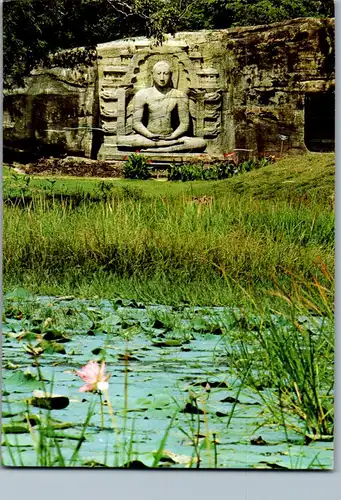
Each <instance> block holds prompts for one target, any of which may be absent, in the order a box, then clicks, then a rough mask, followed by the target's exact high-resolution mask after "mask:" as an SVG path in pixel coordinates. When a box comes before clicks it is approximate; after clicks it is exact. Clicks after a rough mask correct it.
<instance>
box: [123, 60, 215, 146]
mask: <svg viewBox="0 0 341 500" xmlns="http://www.w3.org/2000/svg"><path fill="white" fill-rule="evenodd" d="M171 76H172V74H171V69H170V66H169V64H168V63H167V62H165V61H159V62H157V63H156V64H155V65H154V67H153V86H152V87H148V88H145V89H141V90H139V91H138V92H137V93H136V95H135V97H134V103H133V130H134V134H131V135H126V136H121V135H118V137H117V144H118V148H124V149H136V148H138V149H141V150H142V151H146V152H178V151H203V150H204V149H205V147H206V142H205V141H204V140H203V139H201V138H197V137H189V136H188V135H186V134H187V133H188V129H189V126H190V115H189V102H188V97H187V95H186V94H185V93H184V92H182V91H180V90H178V89H175V88H173V87H172V86H171V83H170V82H171ZM174 112H175V113H176V114H177V116H176V118H177V120H178V125H177V126H176V127H173V124H172V114H173V113H174ZM145 114H147V123H144V116H145Z"/></svg>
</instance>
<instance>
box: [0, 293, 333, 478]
mask: <svg viewBox="0 0 341 500" xmlns="http://www.w3.org/2000/svg"><path fill="white" fill-rule="evenodd" d="M238 314H239V312H238V310H237V309H232V308H218V307H217V308H199V307H196V308H194V307H186V306H183V307H179V308H175V307H166V306H160V305H144V304H139V303H136V302H134V301H127V300H126V301H125V300H99V299H98V300H80V299H75V298H72V297H64V298H63V297H61V298H57V297H56V298H53V297H30V296H27V297H26V296H25V293H23V296H22V297H21V298H19V297H17V296H16V297H14V296H11V295H10V294H9V295H8V296H7V297H5V300H4V314H3V330H2V331H3V393H2V411H3V434H2V462H3V465H5V466H28V467H29V466H39V465H41V466H60V465H64V466H78V467H79V466H81V467H96V466H98V467H105V466H107V467H117V466H119V467H122V466H125V467H131V468H133V467H135V468H146V467H155V466H158V467H172V468H174V467H175V468H185V467H186V468H188V467H191V468H197V467H200V468H208V467H214V468H229V469H230V468H237V469H240V468H264V469H267V468H268V469H281V468H284V469H307V468H315V469H321V468H323V469H331V468H333V442H332V439H330V438H326V440H316V441H314V440H312V441H311V442H307V440H306V439H304V436H303V435H302V433H300V432H297V430H294V429H291V428H290V426H286V427H283V426H281V425H280V424H279V423H278V422H275V421H274V420H273V419H272V420H271V418H270V417H269V412H268V411H267V409H266V405H265V404H264V399H265V398H266V397H267V396H269V394H270V395H271V391H273V389H271V388H263V389H259V390H256V389H255V388H252V387H248V386H247V385H246V384H244V383H243V381H242V380H241V379H240V376H238V374H237V372H236V371H235V369H234V368H233V367H232V364H231V363H230V360H231V356H233V352H234V349H235V346H234V344H233V342H231V338H230V336H229V328H231V329H232V328H233V325H234V322H235V320H236V318H238ZM90 360H96V361H98V362H100V361H101V360H105V363H106V370H107V372H108V373H109V374H110V375H111V377H110V380H109V390H108V394H107V396H108V398H107V399H106V398H105V397H104V396H103V397H102V398H101V397H100V395H99V394H94V393H89V392H85V393H81V392H79V388H80V387H81V386H82V385H83V381H82V380H81V379H80V377H79V376H78V375H77V374H76V370H79V369H80V368H81V367H82V366H84V365H86V364H87V363H88V362H89V361H90ZM37 390H43V391H45V393H47V396H51V394H52V393H53V394H58V395H61V396H64V399H63V398H60V400H61V401H64V402H65V404H61V405H60V407H59V408H54V407H53V405H52V409H51V406H50V408H41V407H40V408H38V407H37V406H36V405H34V399H32V398H33V393H34V391H37ZM45 395H46V394H45ZM47 399H48V398H47ZM32 403H33V404H32ZM111 409H112V411H113V412H111ZM296 424H297V426H299V425H300V423H299V422H296ZM43 431H44V432H43ZM42 436H43V437H44V439H43V438H42Z"/></svg>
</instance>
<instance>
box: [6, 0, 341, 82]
mask: <svg viewBox="0 0 341 500" xmlns="http://www.w3.org/2000/svg"><path fill="white" fill-rule="evenodd" d="M333 15H334V2H332V1H331V0H327V1H324V2H321V1H317V0H303V1H301V0H251V1H250V0H229V1H227V0H195V1H194V0H168V1H163V0H132V1H130V2H126V1H124V0H15V1H12V2H5V3H4V5H3V32H4V38H3V41H4V43H3V47H4V49H3V54H4V55H3V59H4V84H5V86H7V87H10V86H15V85H17V86H18V85H22V83H23V78H24V77H25V76H27V75H28V74H29V73H30V71H31V70H32V69H33V68H35V67H36V66H38V65H40V64H45V65H51V64H53V65H57V64H58V65H62V66H71V67H73V66H75V65H78V64H91V63H92V62H93V61H94V58H95V54H94V47H95V45H96V44H98V43H103V42H107V41H109V40H115V39H118V38H125V37H131V36H148V37H154V39H155V43H156V44H160V43H162V40H163V36H164V34H165V33H175V32H176V31H182V30H198V29H221V28H229V27H231V26H242V25H244V26H245V25H257V24H264V23H271V22H276V21H283V20H285V19H292V18H296V17H333ZM76 47H83V49H80V50H77V51H71V53H68V52H66V53H65V52H64V53H62V54H59V55H57V56H56V57H54V58H52V60H51V57H50V56H51V54H54V53H55V52H57V51H59V50H63V49H72V48H76Z"/></svg>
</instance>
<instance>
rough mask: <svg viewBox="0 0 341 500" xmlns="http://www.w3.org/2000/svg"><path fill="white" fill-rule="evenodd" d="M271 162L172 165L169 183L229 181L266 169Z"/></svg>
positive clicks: (250, 161) (258, 160) (265, 159)
mask: <svg viewBox="0 0 341 500" xmlns="http://www.w3.org/2000/svg"><path fill="white" fill-rule="evenodd" d="M269 163H270V161H269V160H268V159H267V158H261V159H257V160H246V161H244V162H242V163H239V164H238V165H237V164H236V163H235V162H234V161H231V160H224V161H221V162H219V163H215V164H214V165H211V166H206V165H205V164H204V162H198V163H189V164H184V165H171V166H170V167H169V169H168V180H169V181H182V182H185V181H197V180H207V181H208V180H210V181H216V180H221V179H227V178H228V177H232V176H233V175H236V174H240V173H242V172H250V171H251V170H254V169H256V168H261V167H265V166H266V165H268V164H269Z"/></svg>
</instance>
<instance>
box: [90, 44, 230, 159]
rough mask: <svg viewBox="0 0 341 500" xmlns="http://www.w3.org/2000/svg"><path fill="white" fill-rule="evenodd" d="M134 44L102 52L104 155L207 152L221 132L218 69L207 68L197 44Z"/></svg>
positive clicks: (101, 110) (101, 103) (100, 78)
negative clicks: (160, 46)
mask: <svg viewBox="0 0 341 500" xmlns="http://www.w3.org/2000/svg"><path fill="white" fill-rule="evenodd" d="M129 44H130V45H129V46H126V47H121V48H120V49H115V51H111V50H110V49H109V50H107V51H105V52H103V57H102V60H103V63H101V64H100V71H99V83H100V88H99V99H100V103H99V112H100V126H101V128H102V130H103V132H104V142H103V146H102V150H101V155H103V157H107V158H108V155H109V156H110V155H112V154H119V152H120V151H135V150H136V149H138V150H140V151H143V152H149V153H176V152H181V153H182V152H204V151H206V147H207V146H208V145H209V142H208V141H212V139H215V138H217V137H218V136H219V134H220V131H221V107H222V92H223V89H222V88H221V86H220V75H219V72H218V71H217V70H216V69H214V68H205V67H204V68H203V67H202V66H203V64H204V60H205V59H204V56H203V54H202V52H201V51H200V49H199V47H198V46H192V47H189V46H188V44H186V43H183V42H182V43H180V42H178V41H175V42H171V43H169V46H164V47H162V48H160V49H156V48H153V47H151V46H150V44H149V42H148V41H144V40H142V41H134V42H129ZM160 68H161V69H160ZM171 68H172V70H171ZM156 69H157V70H158V71H156ZM157 73H160V74H157ZM161 73H162V74H161ZM151 75H152V79H151ZM161 77H162V78H161ZM151 80H152V81H151Z"/></svg>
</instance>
